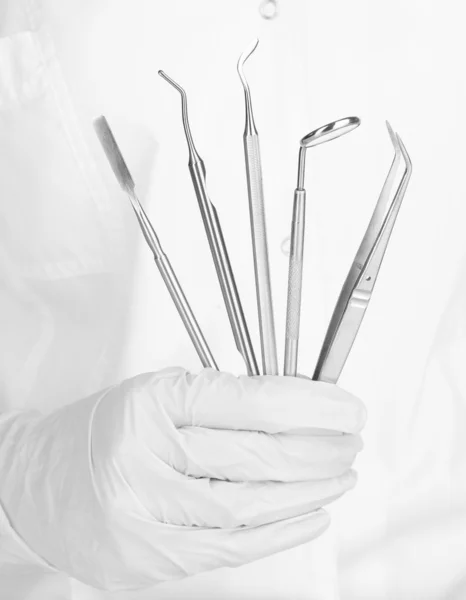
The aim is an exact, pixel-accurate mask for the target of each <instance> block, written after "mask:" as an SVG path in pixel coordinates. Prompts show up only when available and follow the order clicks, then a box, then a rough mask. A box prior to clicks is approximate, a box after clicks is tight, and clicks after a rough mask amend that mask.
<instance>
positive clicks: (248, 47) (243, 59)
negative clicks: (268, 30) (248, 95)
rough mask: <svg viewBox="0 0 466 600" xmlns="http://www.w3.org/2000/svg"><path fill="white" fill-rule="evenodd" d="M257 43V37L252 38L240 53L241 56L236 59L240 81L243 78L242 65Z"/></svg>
mask: <svg viewBox="0 0 466 600" xmlns="http://www.w3.org/2000/svg"><path fill="white" fill-rule="evenodd" d="M258 44H259V38H254V39H253V40H252V42H251V43H250V44H249V45H248V46H247V48H246V50H245V51H244V52H243V53H242V54H241V56H240V57H239V59H238V65H237V68H238V73H239V76H240V77H241V80H242V81H243V79H244V75H243V65H244V63H245V62H246V61H247V60H248V58H249V57H250V56H251V54H252V53H253V52H254V50H255V49H256V48H257V45H258ZM244 83H245V82H244V81H243V84H244Z"/></svg>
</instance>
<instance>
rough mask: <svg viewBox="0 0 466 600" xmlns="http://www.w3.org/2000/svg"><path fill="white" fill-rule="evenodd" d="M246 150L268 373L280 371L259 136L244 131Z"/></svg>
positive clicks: (260, 323)
mask: <svg viewBox="0 0 466 600" xmlns="http://www.w3.org/2000/svg"><path fill="white" fill-rule="evenodd" d="M244 154H245V159H246V174H247V181H248V195H249V214H250V220H251V237H252V247H253V253H254V272H255V279H256V296H257V311H258V316H259V330H260V338H261V350H262V368H263V372H264V374H266V375H278V359H277V343H276V338H275V322H274V316H273V301H272V286H271V281H270V264H269V253H268V245H267V229H266V222H265V206H264V190H263V183H262V166H261V157H260V146H259V137H258V136H257V135H245V137H244Z"/></svg>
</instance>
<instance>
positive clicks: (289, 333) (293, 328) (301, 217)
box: [283, 189, 306, 377]
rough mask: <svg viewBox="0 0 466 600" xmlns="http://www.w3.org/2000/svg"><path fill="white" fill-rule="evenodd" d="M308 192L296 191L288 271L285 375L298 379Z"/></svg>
mask: <svg viewBox="0 0 466 600" xmlns="http://www.w3.org/2000/svg"><path fill="white" fill-rule="evenodd" d="M305 219H306V191H305V190H299V189H297V190H295V193H294V203H293V219H292V223H291V242H290V266H289V271H288V301H287V308H286V333H285V365H284V373H283V374H284V375H291V376H293V377H296V372H297V366H298V345H299V325H300V317H301V291H302V281H303V253H304V226H305Z"/></svg>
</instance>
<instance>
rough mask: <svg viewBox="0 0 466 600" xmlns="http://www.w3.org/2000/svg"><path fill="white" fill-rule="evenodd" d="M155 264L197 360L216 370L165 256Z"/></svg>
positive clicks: (157, 259) (215, 365) (156, 260)
mask: <svg viewBox="0 0 466 600" xmlns="http://www.w3.org/2000/svg"><path fill="white" fill-rule="evenodd" d="M155 264H156V265H157V267H158V269H159V271H160V275H161V276H162V279H163V280H164V282H165V285H166V286H167V289H168V291H169V292H170V296H171V297H172V300H173V302H174V303H175V306H176V308H177V310H178V313H179V315H180V317H181V319H182V321H183V323H184V326H185V327H186V331H187V332H188V334H189V337H190V338H191V341H192V343H193V344H194V347H195V349H196V351H197V353H198V355H199V358H200V359H201V362H202V365H203V366H204V367H211V368H212V369H217V370H218V367H217V364H216V362H215V359H214V357H213V356H212V353H211V351H210V349H209V346H208V344H207V342H206V340H205V339H204V336H203V335H202V331H201V329H200V327H199V325H198V323H197V321H196V317H195V316H194V314H193V312H192V310H191V307H190V306H189V303H188V301H187V299H186V296H185V295H184V293H183V290H182V288H181V286H180V284H179V282H178V279H177V277H176V275H175V272H174V271H173V269H172V266H171V264H170V261H169V260H168V257H167V255H166V254H163V253H162V254H161V255H160V256H159V257H158V258H156V259H155Z"/></svg>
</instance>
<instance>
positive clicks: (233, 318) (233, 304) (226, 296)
mask: <svg viewBox="0 0 466 600" xmlns="http://www.w3.org/2000/svg"><path fill="white" fill-rule="evenodd" d="M189 170H190V173H191V177H192V180H193V184H194V189H195V191H196V196H197V200H198V203H199V208H200V211H201V215H202V220H203V222H204V227H205V230H206V234H207V239H208V241H209V246H210V251H211V253H212V258H213V261H214V265H215V269H216V271H217V277H218V280H219V283H220V288H221V290H222V294H223V300H224V302H225V307H226V309H227V314H228V318H229V320H230V325H231V328H232V331H233V336H234V339H235V343H236V347H237V349H238V351H239V352H240V354H241V356H242V357H243V359H244V362H245V364H246V367H247V370H248V375H259V369H258V366H257V362H256V357H255V354H254V349H253V347H252V343H251V338H250V336H249V330H248V327H247V323H246V318H245V316H244V312H243V307H242V305H241V300H240V297H239V293H238V289H237V287H236V281H235V278H234V275H233V269H232V268H231V263H230V258H229V256H228V252H227V247H226V244H225V240H224V238H223V232H222V228H221V226H220V221H219V218H218V215H217V211H216V209H215V206H214V205H213V203H212V202H211V201H210V198H209V196H208V194H207V187H206V182H205V167H204V163H203V162H202V161H198V162H196V163H194V164H190V165H189Z"/></svg>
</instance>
